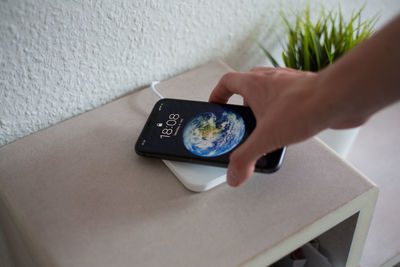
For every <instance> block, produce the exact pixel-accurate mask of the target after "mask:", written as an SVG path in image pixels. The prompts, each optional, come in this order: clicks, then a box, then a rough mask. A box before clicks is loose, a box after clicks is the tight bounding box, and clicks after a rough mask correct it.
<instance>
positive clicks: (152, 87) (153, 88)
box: [150, 81, 164, 99]
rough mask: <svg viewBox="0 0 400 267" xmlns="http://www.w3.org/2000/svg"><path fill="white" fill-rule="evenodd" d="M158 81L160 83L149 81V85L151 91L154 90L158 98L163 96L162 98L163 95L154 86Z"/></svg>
mask: <svg viewBox="0 0 400 267" xmlns="http://www.w3.org/2000/svg"><path fill="white" fill-rule="evenodd" d="M159 83H160V82H159V81H154V82H152V83H151V85H150V87H151V90H153V92H154V93H155V94H156V95H157V96H158V97H159V98H160V99H163V98H164V97H163V95H162V94H160V92H159V91H158V90H157V88H156V85H157V84H159Z"/></svg>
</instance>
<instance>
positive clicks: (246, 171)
mask: <svg viewBox="0 0 400 267" xmlns="http://www.w3.org/2000/svg"><path fill="white" fill-rule="evenodd" d="M262 140H263V138H262V131H261V129H259V128H256V129H255V130H254V131H253V133H252V134H251V135H250V136H249V138H248V139H247V140H246V142H244V143H243V144H242V145H241V146H240V147H238V148H237V149H236V150H235V151H234V152H233V153H232V154H231V156H230V159H229V166H228V172H227V182H228V184H229V185H230V186H234V187H236V186H239V185H241V184H242V183H244V181H246V180H247V179H248V178H249V177H250V176H251V175H252V174H253V172H254V169H255V165H256V162H257V160H258V159H259V158H260V157H261V156H262V155H263V154H264V153H265V152H269V151H266V150H268V149H266V150H265V148H264V147H263V145H262V144H260V142H262Z"/></svg>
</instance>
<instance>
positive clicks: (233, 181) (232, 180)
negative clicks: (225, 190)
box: [226, 170, 239, 186]
mask: <svg viewBox="0 0 400 267" xmlns="http://www.w3.org/2000/svg"><path fill="white" fill-rule="evenodd" d="M226 180H227V182H228V184H229V185H230V186H237V185H238V184H239V178H238V177H237V176H236V175H235V174H234V173H233V172H232V171H231V170H228V173H227V177H226Z"/></svg>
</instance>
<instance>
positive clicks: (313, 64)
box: [250, 6, 378, 157]
mask: <svg viewBox="0 0 400 267" xmlns="http://www.w3.org/2000/svg"><path fill="white" fill-rule="evenodd" d="M363 10H364V6H363V7H361V8H360V10H358V12H353V14H352V15H351V17H350V18H349V19H348V20H345V18H344V16H343V13H342V10H341V8H340V7H339V8H338V11H335V10H330V11H328V12H327V11H325V9H324V8H321V11H320V13H319V16H318V17H317V19H316V20H315V21H313V20H312V19H311V15H310V7H309V6H308V7H306V8H305V9H304V10H301V11H300V12H297V13H294V12H291V13H290V14H291V15H293V16H294V18H295V21H294V22H293V23H291V22H290V20H289V18H290V17H289V16H288V15H285V14H284V13H283V12H282V13H281V17H282V21H283V23H284V26H285V29H286V44H282V47H283V51H282V59H283V62H284V64H285V66H286V67H288V68H294V69H299V70H306V71H313V72H317V71H319V70H321V69H323V68H325V67H326V66H328V65H330V64H332V63H333V62H334V61H335V60H336V59H338V58H339V57H341V56H342V55H343V54H345V53H347V52H348V51H349V50H350V49H352V48H353V47H355V46H356V45H357V44H359V43H361V42H362V41H363V40H365V39H367V38H368V37H369V36H370V35H371V34H372V32H373V27H374V25H375V23H376V22H377V20H378V16H377V15H375V16H374V17H373V18H371V19H366V20H362V18H361V14H362V11H363ZM250 35H251V37H252V38H253V39H254V40H255V42H256V43H257V45H258V46H259V47H260V48H261V49H262V51H263V52H264V54H265V55H266V56H267V58H268V59H269V60H270V61H271V63H272V64H273V65H274V66H275V67H279V64H278V61H277V60H276V59H275V58H274V57H273V56H272V54H271V53H270V52H269V51H268V50H267V49H266V48H265V47H264V46H263V45H262V44H261V43H260V42H259V41H257V40H256V38H255V37H254V36H253V35H252V34H250ZM358 131H359V128H354V129H348V130H330V129H329V130H325V131H323V132H321V133H320V134H318V137H319V138H320V139H322V140H323V141H324V142H325V143H327V144H328V145H329V146H330V147H331V148H332V149H334V150H335V151H336V152H337V153H338V154H340V155H341V156H343V157H345V156H346V154H347V152H348V151H349V148H350V147H351V145H352V143H353V142H354V140H355V137H356V136H357V133H358Z"/></svg>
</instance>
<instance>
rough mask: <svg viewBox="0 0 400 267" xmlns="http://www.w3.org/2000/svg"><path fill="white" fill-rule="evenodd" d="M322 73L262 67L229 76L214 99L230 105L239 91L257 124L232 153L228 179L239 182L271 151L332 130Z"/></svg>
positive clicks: (225, 78) (216, 92) (248, 175)
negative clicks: (321, 93)
mask: <svg viewBox="0 0 400 267" xmlns="http://www.w3.org/2000/svg"><path fill="white" fill-rule="evenodd" d="M315 78H316V74H314V73H311V72H302V71H296V70H293V69H287V68H270V67H256V68H253V69H252V70H251V71H250V72H247V73H240V72H231V73H227V74H225V75H224V76H223V77H222V79H221V80H220V81H219V83H218V85H217V86H216V87H215V89H214V90H213V92H212V93H211V96H210V99H209V101H210V102H218V103H226V102H227V101H228V99H229V98H230V97H231V96H232V95H233V94H239V95H241V96H242V97H243V99H244V104H245V105H249V106H250V108H251V109H252V111H253V113H254V115H255V118H256V121H257V126H256V128H255V129H254V131H253V132H252V134H251V135H250V136H249V138H248V139H247V140H246V141H245V142H244V143H243V144H242V145H241V146H240V147H238V148H237V149H236V150H235V151H234V152H233V153H232V154H231V156H230V161H229V166H228V173H227V181H228V184H229V185H231V186H239V185H240V184H242V183H243V182H244V181H245V180H246V179H248V178H249V177H250V176H251V174H252V173H253V172H254V168H255V164H256V161H257V160H258V159H259V158H260V157H261V156H263V155H264V154H265V153H269V152H272V151H274V150H276V149H278V148H281V147H283V146H286V145H289V144H292V143H296V142H299V141H302V140H305V139H307V138H309V137H311V136H313V135H315V134H316V133H318V132H319V131H321V130H323V129H325V128H327V127H328V126H329V124H330V121H329V120H327V118H329V116H326V113H327V107H326V105H325V104H324V103H321V102H320V101H318V97H317V94H316V93H315V91H316V90H314V83H315Z"/></svg>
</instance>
